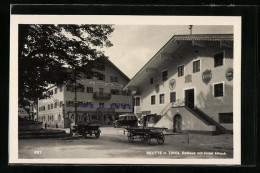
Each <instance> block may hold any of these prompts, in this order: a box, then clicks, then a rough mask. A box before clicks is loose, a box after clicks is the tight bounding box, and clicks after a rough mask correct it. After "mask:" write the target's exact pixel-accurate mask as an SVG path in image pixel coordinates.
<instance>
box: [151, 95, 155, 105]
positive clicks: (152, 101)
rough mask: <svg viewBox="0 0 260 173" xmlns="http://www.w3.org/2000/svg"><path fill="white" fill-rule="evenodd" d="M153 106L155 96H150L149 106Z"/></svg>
mask: <svg viewBox="0 0 260 173" xmlns="http://www.w3.org/2000/svg"><path fill="white" fill-rule="evenodd" d="M154 104H155V96H151V105H154Z"/></svg>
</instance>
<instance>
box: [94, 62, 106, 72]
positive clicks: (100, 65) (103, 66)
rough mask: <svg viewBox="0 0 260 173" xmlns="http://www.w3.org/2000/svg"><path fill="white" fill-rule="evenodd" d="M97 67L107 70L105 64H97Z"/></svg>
mask: <svg viewBox="0 0 260 173" xmlns="http://www.w3.org/2000/svg"><path fill="white" fill-rule="evenodd" d="M96 69H97V70H101V71H105V64H101V63H99V64H96Z"/></svg>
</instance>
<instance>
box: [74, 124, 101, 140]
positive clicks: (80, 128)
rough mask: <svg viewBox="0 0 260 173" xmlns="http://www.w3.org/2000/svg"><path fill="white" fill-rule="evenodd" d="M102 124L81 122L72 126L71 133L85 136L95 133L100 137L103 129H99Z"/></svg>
mask: <svg viewBox="0 0 260 173" xmlns="http://www.w3.org/2000/svg"><path fill="white" fill-rule="evenodd" d="M100 126H101V125H100V124H95V123H79V124H77V125H75V126H73V127H72V128H70V133H71V134H73V133H76V134H79V135H82V137H83V138H86V136H87V135H90V136H92V135H95V137H96V138H99V136H100V133H101V130H100V129H99V127H100Z"/></svg>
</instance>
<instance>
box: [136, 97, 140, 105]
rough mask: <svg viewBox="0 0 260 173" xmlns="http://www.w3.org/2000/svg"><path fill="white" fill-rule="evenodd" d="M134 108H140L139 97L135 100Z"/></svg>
mask: <svg viewBox="0 0 260 173" xmlns="http://www.w3.org/2000/svg"><path fill="white" fill-rule="evenodd" d="M135 106H140V97H136V98H135Z"/></svg>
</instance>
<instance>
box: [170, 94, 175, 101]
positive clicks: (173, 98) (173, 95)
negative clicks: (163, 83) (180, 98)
mask: <svg viewBox="0 0 260 173" xmlns="http://www.w3.org/2000/svg"><path fill="white" fill-rule="evenodd" d="M170 102H171V103H172V102H176V92H171V93H170Z"/></svg>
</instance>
